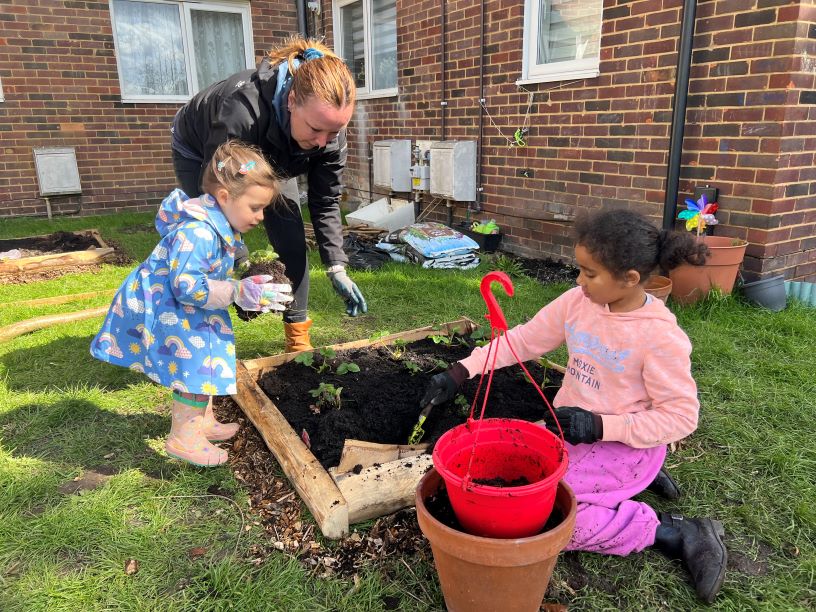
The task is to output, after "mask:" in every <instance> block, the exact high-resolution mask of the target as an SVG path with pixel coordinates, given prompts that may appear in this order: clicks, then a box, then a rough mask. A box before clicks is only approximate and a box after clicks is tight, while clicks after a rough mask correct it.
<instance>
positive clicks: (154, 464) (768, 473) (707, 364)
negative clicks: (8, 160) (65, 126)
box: [0, 214, 816, 611]
mask: <svg viewBox="0 0 816 612" xmlns="http://www.w3.org/2000/svg"><path fill="white" fill-rule="evenodd" d="M92 227H96V228H99V229H100V230H101V232H102V235H103V237H105V238H106V239H111V240H113V241H115V242H116V243H117V244H118V245H120V246H122V247H123V248H124V249H126V250H127V252H128V254H129V255H131V256H132V257H133V258H134V259H141V258H143V257H145V256H146V255H147V254H148V253H149V251H150V250H151V249H152V248H153V246H154V245H155V243H156V238H157V236H156V234H155V232H154V230H153V229H152V215H149V214H119V215H115V216H107V217H86V218H60V219H57V220H54V221H52V222H49V221H46V220H27V219H21V220H12V221H2V222H0V238H11V237H17V236H26V235H34V234H44V233H49V232H51V231H55V230H57V229H60V230H73V229H85V228H92ZM247 241H248V242H249V246H250V248H251V249H254V248H259V247H261V246H262V245H264V244H265V243H266V241H265V237H264V235H263V234H262V232H261V231H260V230H254V231H253V232H252V233H251V234H250V235H249V236H248V237H247ZM311 261H312V295H311V303H310V313H311V316H312V317H313V319H314V320H315V325H314V327H313V334H312V337H313V343H314V344H315V345H320V344H331V343H336V342H343V341H349V340H355V339H360V338H367V337H370V336H372V335H373V334H375V333H376V332H380V331H384V330H388V331H392V332H393V331H399V330H404V329H409V328H413V327H419V326H422V325H429V324H434V323H441V322H444V321H449V320H452V319H455V318H458V317H460V316H463V315H464V316H469V317H471V318H473V319H474V320H482V316H483V314H484V312H485V308H484V303H483V302H482V300H481V296H480V294H479V291H478V286H479V280H480V278H481V276H482V274H484V273H485V272H486V271H487V270H488V267H487V266H486V265H483V266H482V267H481V268H480V269H478V270H474V271H470V272H447V271H428V270H422V269H419V268H417V267H415V266H410V265H400V264H396V263H393V264H388V265H386V267H385V268H384V269H383V270H381V271H379V272H376V273H356V274H353V275H352V276H353V277H354V279H355V280H356V281H357V283H358V284H359V286H360V288H361V289H362V291H363V292H364V294H365V296H366V298H367V300H368V303H369V308H370V310H369V314H367V315H365V316H361V317H358V318H356V319H351V318H349V317H347V316H345V313H344V311H343V309H342V308H341V302H340V300H339V298H337V297H336V296H335V294H334V292H333V290H332V289H331V287H330V285H329V283H328V281H327V280H326V277H325V275H324V274H323V273H322V271H321V266H320V265H319V261H318V259H317V258H316V257H315V256H314V255H313V256H312V260H311ZM129 271H130V267H122V266H112V265H106V266H104V267H103V268H102V269H101V270H100V271H97V272H93V273H80V274H71V275H68V276H65V277H62V278H59V279H54V280H47V281H41V282H35V283H31V284H26V285H0V326H2V325H8V324H10V323H14V322H17V321H21V320H24V319H27V318H30V317H33V316H38V315H44V314H56V313H61V312H71V311H74V310H79V309H81V308H91V307H96V306H104V305H106V304H107V302H108V298H105V297H101V298H98V299H90V300H86V301H84V302H74V303H70V304H63V305H57V306H42V307H20V306H13V305H12V306H8V305H5V304H7V303H9V302H15V301H19V300H23V299H31V298H39V297H47V296H55V295H60V294H62V293H66V294H69V293H80V292H87V291H94V290H103V289H115V288H117V287H118V285H119V283H120V282H121V281H122V279H123V278H124V277H125V276H126V275H127V273H128V272H129ZM515 285H516V296H515V297H514V298H512V299H508V298H505V297H502V296H499V301H500V303H501V304H502V307H503V308H504V311H505V314H506V316H507V319H508V322H509V323H510V324H515V323H519V322H522V321H524V320H526V319H528V318H530V317H531V316H532V315H533V314H534V313H535V312H536V311H537V310H538V308H540V307H541V306H542V305H543V304H545V303H546V302H548V301H549V300H551V299H553V298H554V297H555V296H557V295H558V294H559V293H561V292H563V291H564V290H565V289H566V288H567V286H566V285H557V286H542V285H540V284H539V283H537V282H536V281H533V280H531V279H528V278H519V279H516V280H515ZM497 295H498V294H497ZM675 312H676V313H677V315H678V319H679V322H680V324H681V326H682V327H683V328H684V329H685V330H686V332H687V333H688V334H689V336H690V337H691V339H692V342H693V344H694V355H693V363H694V374H695V377H696V379H697V382H698V385H699V389H700V395H701V399H702V413H701V419H700V427H699V429H698V431H697V432H695V433H694V434H693V435H692V436H691V437H690V438H688V439H686V440H684V441H683V442H682V443H681V444H680V447H679V449H678V450H677V451H676V452H674V453H673V454H671V455H670V456H669V458H668V459H667V465H668V467H669V469H670V470H671V472H672V474H673V475H674V476H675V478H676V479H677V480H678V481H679V483H680V485H681V487H682V489H683V492H684V496H683V498H682V499H681V500H680V501H679V502H677V503H676V504H673V505H670V504H669V503H668V502H665V501H664V500H660V499H658V498H655V497H653V496H651V495H648V494H647V495H644V496H643V499H644V500H646V501H649V502H650V503H652V504H653V505H654V507H655V508H656V509H657V510H669V509H672V510H678V511H680V512H681V513H683V514H685V515H689V516H714V517H717V518H719V519H720V520H722V521H723V523H724V524H725V527H726V531H727V544H728V546H729V552H730V569H729V572H728V574H727V577H726V582H725V585H724V587H723V590H722V592H721V594H720V596H719V598H718V599H717V601H716V603H715V604H714V606H713V607H714V608H717V609H727V610H746V609H767V610H812V609H814V607H816V587H814V576H815V575H816V545H815V544H814V542H815V541H816V442H814V439H813V433H812V430H813V423H814V422H816V382H814V381H816V376H815V375H814V372H816V351H814V350H813V346H814V343H813V339H814V338H815V337H816V310H813V309H805V308H803V307H801V306H798V305H792V306H790V307H789V308H788V309H787V310H785V311H784V312H781V313H771V312H767V311H762V310H759V309H756V308H753V307H751V306H749V305H746V304H744V303H742V302H741V301H740V300H738V299H734V298H719V299H716V298H715V299H710V300H708V301H707V302H705V303H703V304H700V305H697V306H695V307H690V308H686V309H676V310H675ZM101 321H102V318H101V317H99V318H98V319H91V320H86V321H81V322H78V323H73V324H66V325H60V326H55V327H51V328H48V329H45V330H41V331H38V332H34V333H31V334H28V335H25V336H20V337H18V338H15V339H13V340H12V341H10V342H7V343H4V344H0V610H4V611H11V610H49V611H50V610H129V609H133V610H173V611H177V610H191V611H192V610H196V611H200V610H224V609H230V608H234V609H242V610H287V611H293V610H308V611H313V610H385V609H395V608H398V609H405V610H435V609H442V608H443V607H444V606H443V600H442V596H441V593H440V591H439V589H438V586H437V583H436V580H435V574H434V571H433V568H432V567H431V566H428V565H427V564H423V563H422V562H419V561H417V560H412V559H406V561H407V562H408V564H407V565H406V564H404V563H401V562H400V560H399V559H393V560H390V561H388V562H386V564H385V565H383V566H380V567H378V568H374V569H369V570H367V571H365V572H363V573H362V574H361V575H360V576H359V580H358V581H352V580H339V579H331V578H318V577H316V576H314V575H312V574H310V572H309V571H308V570H307V569H305V568H303V567H302V566H301V565H299V563H298V562H297V561H296V560H293V559H291V558H290V557H288V556H286V555H284V554H283V553H280V554H279V555H277V556H272V557H270V558H269V559H268V560H267V561H266V562H265V563H263V564H262V565H260V566H256V565H253V564H250V563H248V562H246V561H245V560H244V559H245V558H246V554H245V553H246V551H247V548H248V547H249V545H250V543H251V541H252V540H253V538H258V537H263V536H262V535H261V533H260V530H259V529H258V528H257V527H256V526H255V525H253V524H252V515H251V514H249V513H248V512H247V510H248V506H247V499H246V496H245V494H244V493H243V492H242V490H241V488H240V486H239V485H238V483H237V482H236V480H235V479H234V478H233V476H232V473H231V472H230V470H229V469H228V468H226V467H223V468H215V469H209V470H207V469H198V468H194V467H192V466H187V465H183V464H181V463H179V462H177V461H172V460H168V458H167V457H166V456H165V455H164V453H163V441H164V438H165V436H166V434H167V432H168V430H169V416H168V405H169V397H170V396H169V393H168V392H167V390H165V389H163V388H161V387H158V386H156V385H153V384H152V383H150V382H149V381H147V379H145V378H143V377H140V376H139V375H137V374H134V373H132V372H129V371H126V370H122V369H119V368H115V367H112V366H108V365H106V364H103V363H100V362H97V361H95V360H94V359H92V358H91V357H90V355H89V353H88V347H89V343H90V341H91V339H92V337H93V336H94V334H95V333H96V331H97V329H98V327H99V325H100V324H101ZM234 323H235V334H236V342H237V349H238V357H239V358H247V359H248V358H253V357H257V356H264V355H271V354H274V353H278V352H280V351H281V350H282V348H283V331H282V324H281V322H280V320H279V319H275V318H273V317H263V318H261V319H259V320H256V321H254V322H251V323H245V322H242V321H239V320H238V319H237V317H234ZM554 359H555V360H556V361H560V362H562V363H563V361H564V354H563V353H561V354H559V355H556V356H555V357H554ZM90 471H93V472H96V473H101V474H102V475H103V476H102V477H101V480H100V482H96V483H89V482H88V481H87V474H88V473H90ZM83 475H86V479H83ZM97 478H100V477H97ZM213 492H217V494H213ZM225 492H226V494H225ZM309 520H310V519H309ZM191 551H194V552H191ZM129 559H136V560H138V563H139V566H138V572H136V573H132V574H128V573H127V572H126V571H125V564H126V562H127V560H129ZM406 568H407V569H406ZM551 588H553V589H554V590H555V592H557V593H558V594H559V595H560V596H562V597H563V596H566V597H568V598H569V599H570V601H571V603H570V609H574V610H602V609H638V610H656V609H661V610H686V609H694V608H696V607H698V604H697V602H696V599H695V597H694V594H693V591H692V590H691V589H690V588H689V587H688V584H687V579H686V574H685V572H684V571H683V570H682V569H681V568H680V567H679V566H678V565H677V564H676V563H674V562H671V561H668V560H666V559H664V558H663V557H661V556H660V555H658V554H656V553H653V552H649V551H646V552H644V553H643V554H641V555H631V556H629V557H627V558H616V557H601V556H598V555H592V554H577V553H575V554H571V556H570V559H569V563H564V562H562V563H561V564H559V565H558V566H557V567H556V572H555V574H554V576H553V580H552V584H551Z"/></svg>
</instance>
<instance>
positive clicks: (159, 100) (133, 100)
mask: <svg viewBox="0 0 816 612" xmlns="http://www.w3.org/2000/svg"><path fill="white" fill-rule="evenodd" d="M191 97H192V96H175V97H166V96H156V97H152V98H150V97H146V96H122V99H121V100H120V102H121V103H122V104H186V103H187V102H189V101H190V98H191Z"/></svg>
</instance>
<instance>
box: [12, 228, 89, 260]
mask: <svg viewBox="0 0 816 612" xmlns="http://www.w3.org/2000/svg"><path fill="white" fill-rule="evenodd" d="M98 247H99V244H98V243H97V242H96V240H94V238H93V237H92V236H90V235H87V234H74V233H71V232H54V233H53V234H49V235H47V236H33V237H29V238H10V239H6V240H0V252H5V251H10V250H12V249H17V250H19V251H20V255H21V256H22V257H35V256H37V255H49V254H51V253H70V252H72V251H85V250H87V249H95V248H98Z"/></svg>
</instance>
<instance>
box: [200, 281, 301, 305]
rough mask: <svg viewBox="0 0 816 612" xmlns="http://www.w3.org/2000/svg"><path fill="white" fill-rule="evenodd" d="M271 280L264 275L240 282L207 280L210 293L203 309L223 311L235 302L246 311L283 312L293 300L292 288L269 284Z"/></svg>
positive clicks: (284, 285)
mask: <svg viewBox="0 0 816 612" xmlns="http://www.w3.org/2000/svg"><path fill="white" fill-rule="evenodd" d="M271 280H272V277H271V276H268V275H266V274H261V275H257V276H250V277H247V278H244V279H241V280H227V281H218V280H212V279H207V285H208V287H209V289H210V293H209V296H208V297H207V303H206V304H204V308H205V309H207V310H216V309H223V308H226V307H227V306H229V305H230V304H232V303H233V302H235V304H236V305H237V306H239V307H240V308H242V309H243V310H248V311H255V312H258V311H260V312H269V311H270V310H285V309H286V304H288V303H289V302H291V301H292V300H293V299H294V298H293V297H292V286H291V285H288V284H279V283H271V282H269V281H271Z"/></svg>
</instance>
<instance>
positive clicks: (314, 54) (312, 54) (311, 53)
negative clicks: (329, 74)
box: [303, 47, 323, 62]
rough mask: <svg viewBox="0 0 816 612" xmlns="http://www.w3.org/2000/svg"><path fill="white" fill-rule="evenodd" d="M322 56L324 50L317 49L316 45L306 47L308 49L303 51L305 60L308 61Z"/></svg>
mask: <svg viewBox="0 0 816 612" xmlns="http://www.w3.org/2000/svg"><path fill="white" fill-rule="evenodd" d="M321 57H323V52H322V51H318V50H317V49H315V48H314V47H309V48H308V49H306V50H305V51H304V52H303V59H304V61H307V62H308V61H309V60H313V59H319V58H321Z"/></svg>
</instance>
